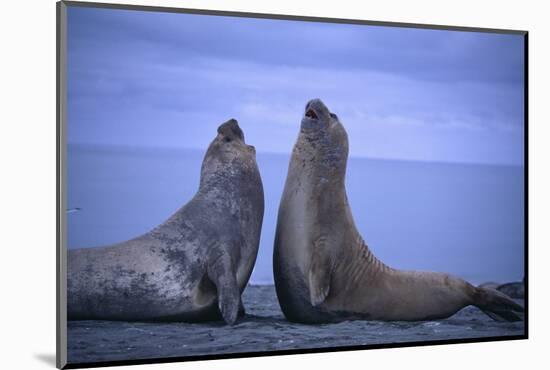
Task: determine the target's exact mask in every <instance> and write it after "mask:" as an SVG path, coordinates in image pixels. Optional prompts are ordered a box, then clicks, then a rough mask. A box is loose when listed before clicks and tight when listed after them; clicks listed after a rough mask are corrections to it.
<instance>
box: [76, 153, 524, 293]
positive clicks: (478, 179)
mask: <svg viewBox="0 0 550 370" xmlns="http://www.w3.org/2000/svg"><path fill="white" fill-rule="evenodd" d="M203 155H204V152H203V151H199V150H191V149H144V148H123V147H99V146H82V145H69V148H68V169H67V174H68V179H67V191H68V194H67V196H68V199H67V201H68V208H69V209H71V208H79V209H80V210H78V211H76V212H69V213H67V218H68V246H69V249H72V248H80V247H95V246H102V245H106V244H111V243H115V242H120V241H124V240H127V239H129V238H132V237H135V236H138V235H140V234H142V233H145V232H147V231H148V230H150V229H151V228H153V227H155V226H156V225H158V224H159V223H162V222H163V221H164V220H165V219H167V218H168V217H169V216H170V215H171V214H172V213H173V212H175V211H176V210H177V209H178V208H180V207H181V206H182V205H183V204H185V203H186V202H187V201H189V199H191V197H192V196H193V195H194V193H195V192H196V191H197V189H198V184H199V176H200V166H201V163H202V158H203ZM289 159H290V154H287V155H282V154H268V153H261V152H259V153H258V155H257V161H258V165H259V168H260V173H261V176H262V180H263V184H264V192H265V215H264V223H263V227H262V236H261V241H260V250H259V253H258V259H257V262H256V266H255V268H254V272H253V274H252V277H251V283H254V284H272V283H273V273H272V253H273V240H274V234H275V225H276V219H277V210H278V206H279V201H280V197H281V194H282V190H283V186H284V182H285V178H286V173H287V169H288V161H289ZM346 188H347V193H348V198H349V202H350V205H351V208H352V211H353V215H354V218H355V223H356V225H357V227H358V229H359V231H360V232H361V234H362V235H363V238H364V239H365V241H366V242H367V244H368V245H369V247H370V248H371V249H372V250H373V251H374V253H375V254H376V255H377V256H378V257H379V258H380V259H381V260H382V261H384V262H385V263H386V264H388V265H390V266H392V267H396V268H401V269H414V270H430V271H442V272H449V273H452V274H454V275H456V276H460V277H462V278H464V279H466V280H468V281H470V282H472V283H476V284H479V283H482V282H485V281H496V282H508V281H518V280H521V279H522V278H523V276H524V271H523V266H524V255H523V251H524V232H525V225H524V217H523V215H524V206H525V205H524V197H523V194H524V182H523V167H520V166H503V165H479V164H451V163H430V162H414V161H396V160H380V159H365V158H350V159H349V161H348V170H347V177H346Z"/></svg>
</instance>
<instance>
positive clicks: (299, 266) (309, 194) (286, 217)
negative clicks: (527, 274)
mask: <svg viewBox="0 0 550 370" xmlns="http://www.w3.org/2000/svg"><path fill="white" fill-rule="evenodd" d="M347 157H348V138H347V134H346V131H345V130H344V127H343V126H342V124H341V123H340V122H339V120H338V117H337V116H336V115H335V114H333V113H331V112H330V111H329V110H328V108H327V107H326V106H325V105H324V104H323V103H322V102H321V100H318V99H315V100H312V101H310V102H309V103H308V104H307V105H306V108H305V116H304V117H303V119H302V123H301V129H300V134H299V136H298V140H297V142H296V144H295V146H294V150H293V152H292V157H291V160H290V165H289V169H288V176H287V179H286V184H285V189H284V192H283V196H282V199H281V204H280V207H279V216H278V221H277V231H276V235H275V248H274V258H273V268H274V275H275V286H276V289H277V296H278V298H279V303H280V305H281V308H282V310H283V313H284V314H285V316H286V317H287V319H289V320H291V321H296V322H303V323H324V322H334V321H341V320H349V319H371V320H431V319H439V318H445V317H448V316H451V315H453V314H454V313H455V312H457V311H458V310H460V309H461V308H463V307H465V306H468V305H475V306H477V307H479V308H480V309H482V310H483V311H485V312H486V313H487V314H488V315H489V316H491V317H492V318H494V319H496V320H507V321H515V320H520V316H519V315H518V314H517V313H516V312H522V311H523V308H522V307H521V306H520V305H518V304H516V303H515V302H514V301H512V300H511V299H509V298H508V297H506V296H505V295H504V294H502V293H500V292H497V291H495V290H490V289H482V288H476V287H474V286H472V285H470V284H469V283H467V282H465V281H464V280H461V279H458V278H455V277H452V276H449V275H447V274H441V273H433V272H414V271H400V270H396V269H393V268H390V267H388V266H386V265H385V264H384V263H382V262H381V261H380V260H378V259H377V258H376V257H375V256H374V255H373V254H372V252H371V251H370V250H369V248H368V247H367V245H366V244H365V242H364V241H363V239H362V238H361V236H360V235H359V232H358V231H357V229H356V227H355V224H354V221H353V217H352V214H351V211H350V208H349V205H348V199H347V195H346V189H345V184H344V180H345V174H346V162H347Z"/></svg>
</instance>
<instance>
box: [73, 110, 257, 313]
mask: <svg viewBox="0 0 550 370" xmlns="http://www.w3.org/2000/svg"><path fill="white" fill-rule="evenodd" d="M255 156H256V152H255V149H254V147H253V146H250V145H246V144H245V142H244V135H243V132H242V131H241V129H240V128H239V125H238V124H237V121H236V120H234V119H232V120H229V121H227V122H225V123H224V124H222V125H221V126H220V127H219V128H218V135H217V136H216V138H215V139H214V140H213V141H212V143H211V144H210V146H209V147H208V150H207V152H206V155H205V157H204V160H203V163H202V168H201V178H200V186H199V190H198V192H197V193H196V195H195V196H194V197H193V198H192V199H191V201H189V203H187V204H186V205H185V206H183V207H182V208H180V209H179V210H178V211H177V212H176V213H175V214H174V215H173V216H171V217H170V218H169V219H168V220H167V221H165V222H164V223H163V224H161V225H160V226H158V227H156V228H155V229H153V230H151V231H150V232H148V233H146V234H144V235H142V236H139V237H137V238H135V239H131V240H129V241H126V242H123V243H119V244H115V245H112V246H107V247H100V248H85V249H77V250H71V251H69V253H68V255H69V258H68V293H67V296H68V318H69V320H71V319H72V320H82V319H103V320H178V321H180V320H181V321H204V320H215V319H219V318H221V317H220V313H221V316H222V317H223V319H224V320H225V322H226V323H228V324H233V323H234V322H235V321H236V319H237V316H238V313H239V311H241V313H243V311H244V309H243V307H242V303H241V293H242V292H243V290H244V288H245V286H246V283H247V282H248V279H249V277H250V274H251V273H252V268H253V267H254V263H255V261H256V255H257V253H258V245H259V241H260V229H261V225H262V219H263V213H264V194H263V186H262V181H261V179H260V173H259V171H258V167H257V165H256V159H255Z"/></svg>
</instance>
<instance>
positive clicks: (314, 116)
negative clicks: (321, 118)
mask: <svg viewBox="0 0 550 370" xmlns="http://www.w3.org/2000/svg"><path fill="white" fill-rule="evenodd" d="M306 117H308V118H311V119H317V118H318V117H317V114H315V111H314V110H313V109H311V108H309V109H308V110H307V111H306Z"/></svg>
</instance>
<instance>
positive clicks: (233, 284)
mask: <svg viewBox="0 0 550 370" xmlns="http://www.w3.org/2000/svg"><path fill="white" fill-rule="evenodd" d="M207 272H208V277H209V278H210V280H212V282H213V283H214V285H216V289H217V296H218V308H219V309H220V313H221V314H222V317H223V319H224V321H225V322H226V323H227V324H229V325H233V324H234V323H235V321H237V316H238V314H239V307H240V305H241V295H240V292H239V288H238V286H237V278H236V276H235V272H234V269H233V263H232V261H231V257H230V256H229V255H228V254H225V253H224V254H222V255H220V256H217V257H216V258H215V259H214V260H213V262H212V263H210V264H209V265H208V268H207Z"/></svg>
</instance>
